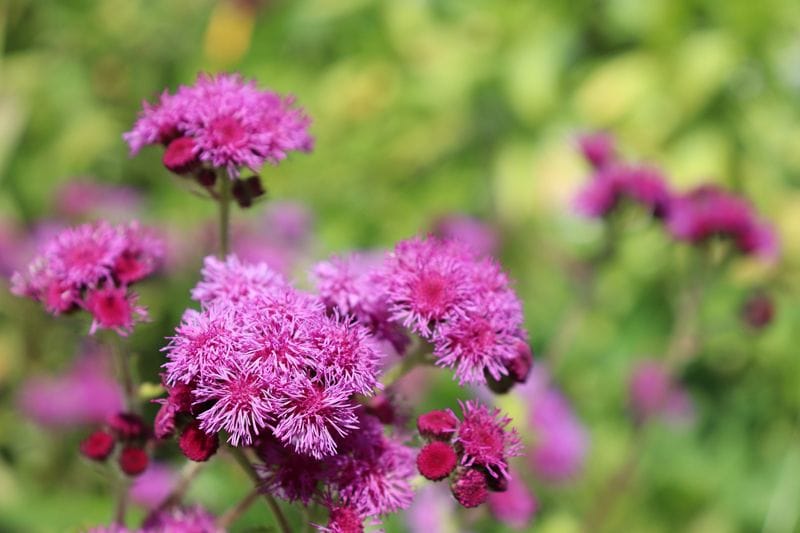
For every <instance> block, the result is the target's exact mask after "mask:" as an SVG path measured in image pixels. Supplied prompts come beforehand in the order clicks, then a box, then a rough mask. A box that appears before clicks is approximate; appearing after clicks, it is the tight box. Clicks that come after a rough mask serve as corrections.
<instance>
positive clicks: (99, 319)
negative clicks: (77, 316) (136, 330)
mask: <svg viewBox="0 0 800 533" xmlns="http://www.w3.org/2000/svg"><path fill="white" fill-rule="evenodd" d="M136 300H137V295H136V294H135V293H132V292H129V291H128V289H127V288H125V287H119V288H116V287H113V286H107V287H103V288H100V289H95V290H89V291H88V292H87V293H86V298H85V303H84V307H86V310H87V311H89V312H90V313H91V314H92V317H94V320H92V326H91V329H89V333H90V334H94V332H95V331H97V330H98V329H100V328H102V329H113V330H114V331H116V332H117V333H119V334H120V335H122V336H126V335H128V334H129V333H130V332H131V331H132V330H133V325H134V324H135V323H136V322H141V321H144V320H147V319H148V316H147V310H146V309H145V308H144V307H142V306H140V305H137V303H136Z"/></svg>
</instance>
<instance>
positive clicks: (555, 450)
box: [515, 364, 589, 482]
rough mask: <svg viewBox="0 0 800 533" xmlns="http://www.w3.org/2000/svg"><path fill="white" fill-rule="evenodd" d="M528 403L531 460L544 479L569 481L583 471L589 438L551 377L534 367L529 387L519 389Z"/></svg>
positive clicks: (536, 366)
mask: <svg viewBox="0 0 800 533" xmlns="http://www.w3.org/2000/svg"><path fill="white" fill-rule="evenodd" d="M515 390H518V391H519V393H520V394H522V395H523V397H524V398H525V399H526V400H527V402H528V408H529V411H528V423H529V425H530V428H531V430H532V431H533V432H534V436H535V437H534V443H533V446H532V447H530V452H529V453H528V460H529V463H530V465H531V468H533V470H534V471H535V472H536V474H537V475H539V476H540V477H541V478H542V479H544V480H547V481H551V482H561V481H566V480H567V479H569V478H572V477H574V476H576V475H577V474H578V473H579V472H580V471H581V469H582V468H583V463H584V459H585V457H586V453H587V451H588V448H589V437H588V435H587V433H586V430H585V429H584V427H583V425H582V424H581V422H580V420H578V418H577V416H576V415H575V413H574V412H573V410H572V407H571V406H570V404H569V402H568V401H567V399H566V397H564V395H563V394H562V393H561V392H560V391H559V390H558V389H556V388H555V387H554V386H553V385H551V384H550V375H549V372H548V371H547V369H546V368H545V367H544V366H543V365H541V364H536V365H534V367H533V369H532V371H531V375H530V377H529V378H528V381H527V383H525V384H524V385H520V386H519V387H518V389H515Z"/></svg>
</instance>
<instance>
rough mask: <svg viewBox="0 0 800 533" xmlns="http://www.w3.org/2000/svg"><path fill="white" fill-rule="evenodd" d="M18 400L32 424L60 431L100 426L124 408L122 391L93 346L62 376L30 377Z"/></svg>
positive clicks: (102, 357)
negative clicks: (59, 428)
mask: <svg viewBox="0 0 800 533" xmlns="http://www.w3.org/2000/svg"><path fill="white" fill-rule="evenodd" d="M18 401H19V407H20V409H21V410H22V412H23V413H24V414H25V415H26V416H28V417H29V418H30V419H32V420H33V421H34V422H36V423H38V424H41V425H44V426H51V427H63V428H68V427H71V426H75V425H90V424H100V423H104V422H105V421H106V420H107V419H108V417H109V416H111V415H113V414H114V413H117V412H119V411H120V410H122V409H123V406H124V403H123V394H122V390H121V389H120V387H119V385H118V384H117V382H116V381H115V380H114V379H113V377H112V376H111V375H110V372H109V368H108V354H106V353H104V352H102V351H100V349H99V348H97V347H92V348H89V349H87V350H86V352H85V353H84V354H83V355H82V356H81V357H80V358H79V359H77V360H76V362H75V364H74V366H73V367H72V368H71V369H70V370H69V371H68V372H67V373H66V374H64V375H62V376H57V377H44V376H38V377H33V378H30V379H29V380H28V381H27V382H25V383H24V384H23V385H22V388H21V390H20V392H19V396H18Z"/></svg>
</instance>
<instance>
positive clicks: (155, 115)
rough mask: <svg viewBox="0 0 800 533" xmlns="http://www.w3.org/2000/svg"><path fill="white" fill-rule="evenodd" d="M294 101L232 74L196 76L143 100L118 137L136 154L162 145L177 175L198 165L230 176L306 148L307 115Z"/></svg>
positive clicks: (309, 141)
mask: <svg viewBox="0 0 800 533" xmlns="http://www.w3.org/2000/svg"><path fill="white" fill-rule="evenodd" d="M293 105H294V99H293V98H291V97H288V98H284V97H281V96H280V95H278V94H276V93H273V92H271V91H262V90H259V89H258V88H257V87H256V84H255V82H253V81H249V82H248V81H245V80H244V79H243V78H242V77H241V76H240V75H238V74H218V75H216V76H213V75H207V74H200V75H199V76H198V77H197V81H196V82H195V85H193V86H190V87H186V86H182V87H180V88H179V89H178V91H177V92H176V94H174V95H171V94H169V93H167V92H165V93H163V94H162V95H161V98H160V100H159V102H158V103H157V104H155V105H150V104H147V103H145V104H144V109H143V111H142V113H141V114H140V116H139V119H138V120H137V122H136V124H135V125H134V127H133V129H132V130H131V131H129V132H128V133H126V134H124V135H123V138H124V139H125V140H126V141H127V143H128V145H129V146H130V149H131V154H135V153H137V152H138V151H139V150H140V149H141V148H142V147H143V146H145V145H148V144H164V145H165V146H167V151H166V154H165V164H167V166H168V167H169V168H170V169H171V170H174V171H177V172H180V173H183V172H185V171H188V170H192V169H194V168H195V167H199V166H200V165H203V164H205V165H209V166H211V167H213V168H217V169H225V170H226V171H227V173H228V175H229V176H230V177H231V178H236V177H238V175H239V171H240V169H242V168H249V169H251V170H253V171H254V172H255V171H256V170H257V169H258V168H260V167H261V166H262V165H263V164H264V163H265V162H269V163H272V164H277V163H278V162H280V161H281V160H282V159H284V158H285V157H286V156H287V153H288V152H291V151H296V150H302V151H309V150H311V148H312V145H313V139H312V138H311V137H310V135H309V134H308V131H307V129H308V125H309V123H310V120H309V118H308V117H307V116H306V115H305V114H304V113H303V111H302V110H301V109H297V108H294V107H293Z"/></svg>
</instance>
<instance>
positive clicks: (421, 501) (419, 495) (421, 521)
mask: <svg viewBox="0 0 800 533" xmlns="http://www.w3.org/2000/svg"><path fill="white" fill-rule="evenodd" d="M406 521H407V525H408V529H409V531H410V532H411V533H449V532H451V531H455V529H454V525H455V504H454V501H453V498H452V496H450V491H449V490H448V489H447V488H446V486H445V485H443V484H439V483H429V484H426V485H425V486H423V487H422V488H421V489H419V490H418V491H417V492H416V494H415V495H414V503H413V504H412V505H411V507H410V508H409V509H408V512H407V513H406Z"/></svg>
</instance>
